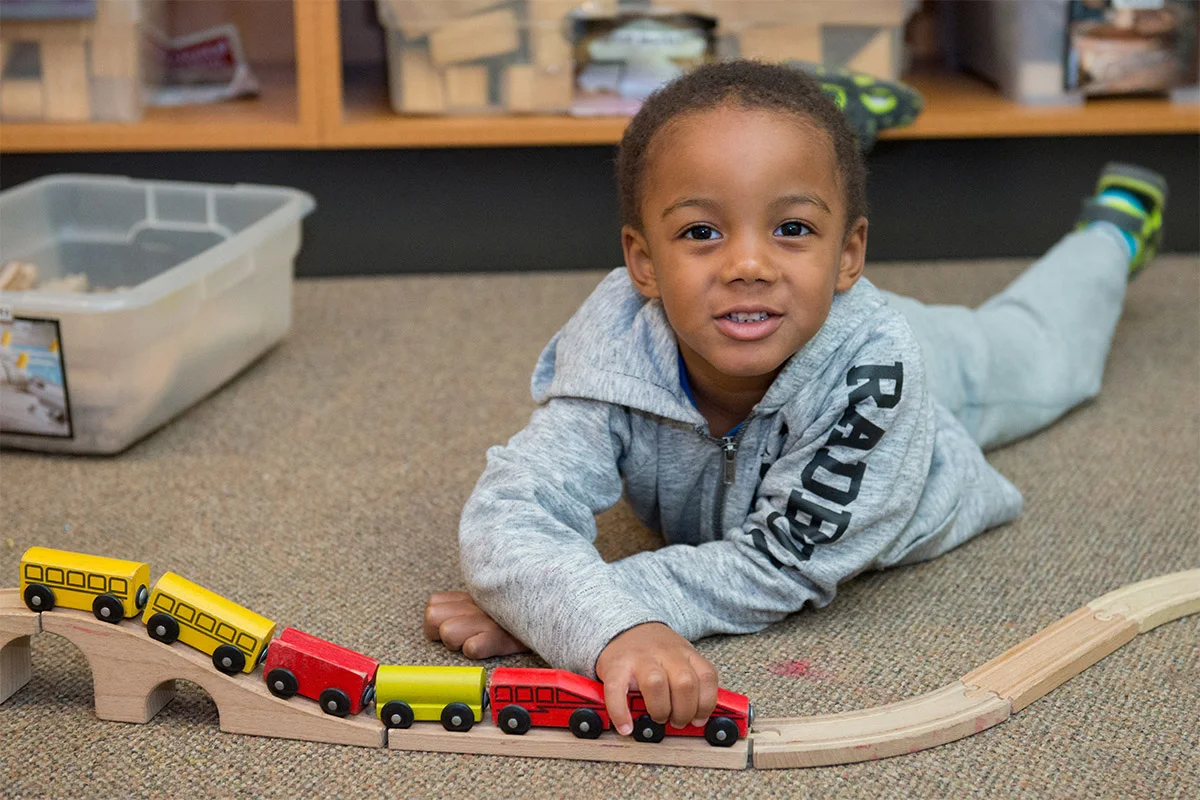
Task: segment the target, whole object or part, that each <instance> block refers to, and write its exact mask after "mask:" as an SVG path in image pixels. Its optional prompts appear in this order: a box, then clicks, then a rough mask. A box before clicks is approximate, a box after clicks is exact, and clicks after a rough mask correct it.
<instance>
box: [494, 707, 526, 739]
mask: <svg viewBox="0 0 1200 800" xmlns="http://www.w3.org/2000/svg"><path fill="white" fill-rule="evenodd" d="M496 722H497V723H498V724H499V725H500V730H502V731H504V732H505V733H511V734H513V735H514V736H520V735H521V734H523V733H526V732H527V731H528V730H529V728H530V726H532V725H533V720H531V719H530V718H529V712H528V711H526V710H525V709H523V708H521V707H520V706H518V705H511V706H505V707H504V708H502V709H500V713H499V714H498V715H497V716H496Z"/></svg>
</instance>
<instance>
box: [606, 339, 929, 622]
mask: <svg viewBox="0 0 1200 800" xmlns="http://www.w3.org/2000/svg"><path fill="white" fill-rule="evenodd" d="M890 338H891V337H882V339H883V340H882V341H880V340H878V339H877V340H874V342H871V341H869V342H867V343H866V344H865V345H863V346H862V347H860V348H859V350H858V352H857V353H856V354H855V356H854V358H853V359H852V360H849V363H848V364H847V366H846V367H845V372H843V373H842V374H841V375H840V376H839V378H838V380H837V382H836V383H837V385H836V387H835V388H834V389H833V390H832V391H831V392H830V393H829V395H828V396H827V399H826V401H825V406H826V409H827V410H826V411H825V412H824V413H822V414H821V415H819V416H818V419H817V421H816V422H815V423H813V424H812V425H811V426H809V428H808V429H807V430H805V431H804V432H803V433H802V434H800V435H796V436H795V437H794V438H793V439H792V441H790V442H788V443H787V444H786V445H785V447H786V449H785V451H784V452H783V453H781V454H780V456H779V457H778V458H777V459H776V460H775V462H774V463H773V464H771V466H770V467H769V469H768V470H767V472H766V474H765V475H764V476H763V478H762V480H761V482H760V483H759V485H758V488H757V490H756V493H755V496H754V501H753V505H752V507H751V511H750V513H749V515H748V517H747V518H746V520H745V522H744V523H743V524H741V525H740V526H739V527H736V528H733V529H729V530H727V531H726V532H725V533H724V536H723V537H722V538H721V539H720V540H717V541H713V542H708V543H705V544H700V545H671V546H668V547H664V548H662V549H659V550H656V551H652V552H645V553H638V554H636V555H634V556H631V557H629V558H626V559H623V560H621V561H619V562H617V563H616V564H614V567H615V571H616V575H617V580H618V581H619V584H620V585H621V586H623V587H625V588H626V589H627V590H628V591H630V592H631V593H634V594H636V595H638V596H640V597H641V598H642V602H643V603H645V604H646V605H647V606H649V607H651V608H654V609H656V610H658V611H659V612H660V613H662V614H663V616H664V617H665V620H664V621H665V622H666V623H667V624H668V625H670V626H671V627H672V628H674V629H675V630H676V631H677V632H678V633H679V634H681V635H682V636H685V637H687V638H688V639H692V640H695V639H698V638H701V637H704V636H708V635H711V634H717V633H750V632H753V631H757V630H760V629H762V628H763V627H765V626H767V625H768V624H770V623H772V622H775V621H778V620H780V619H782V618H784V617H785V616H787V615H789V614H791V613H793V612H795V611H798V610H800V609H801V608H802V607H803V606H804V605H805V604H807V603H811V604H813V605H814V606H824V605H826V604H827V603H829V602H830V601H831V600H832V599H833V597H834V594H835V593H836V590H837V586H838V584H839V583H841V582H842V581H845V580H847V579H849V578H851V577H852V576H854V575H856V574H858V573H859V572H862V571H863V570H865V569H867V568H869V567H872V566H874V565H877V564H879V563H881V560H886V559H881V556H885V554H887V553H889V552H891V551H892V550H894V549H895V548H896V547H897V546H899V544H898V542H900V540H902V539H903V538H904V537H905V536H906V535H907V530H906V529H907V528H908V526H909V522H910V520H911V519H912V518H913V515H914V513H915V511H916V509H917V506H918V503H919V502H920V500H921V497H922V493H923V491H924V490H925V484H926V478H927V476H928V475H929V467H930V460H931V457H932V452H933V444H934V435H935V424H934V415H933V405H932V401H931V399H930V398H929V396H928V393H927V390H926V386H925V378H924V369H923V366H922V363H921V360H920V358H919V354H918V352H917V351H916V343H915V342H911V347H906V346H904V345H906V344H909V342H896V341H894V340H893V341H891V342H889V341H887V340H888V339H890ZM754 466H757V465H754ZM746 476H747V473H746V471H739V477H741V478H743V479H744V478H745V477H746Z"/></svg>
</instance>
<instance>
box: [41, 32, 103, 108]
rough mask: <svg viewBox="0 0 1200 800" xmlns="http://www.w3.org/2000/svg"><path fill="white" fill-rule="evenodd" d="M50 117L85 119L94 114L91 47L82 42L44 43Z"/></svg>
mask: <svg viewBox="0 0 1200 800" xmlns="http://www.w3.org/2000/svg"><path fill="white" fill-rule="evenodd" d="M42 87H43V89H44V91H45V104H46V119H48V120H51V121H54V122H85V121H87V120H88V119H89V118H90V117H91V112H92V108H91V100H90V99H89V97H88V63H87V50H86V49H85V46H84V45H83V44H82V43H79V42H45V41H44V42H42Z"/></svg>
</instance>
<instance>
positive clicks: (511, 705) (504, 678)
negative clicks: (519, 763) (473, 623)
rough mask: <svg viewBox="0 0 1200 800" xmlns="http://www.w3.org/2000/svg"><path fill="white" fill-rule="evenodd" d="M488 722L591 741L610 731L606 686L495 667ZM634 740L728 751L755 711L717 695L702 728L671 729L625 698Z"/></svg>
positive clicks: (728, 695)
mask: <svg viewBox="0 0 1200 800" xmlns="http://www.w3.org/2000/svg"><path fill="white" fill-rule="evenodd" d="M488 694H489V697H490V699H491V706H492V721H493V722H495V723H496V726H497V727H499V728H500V730H502V731H504V732H505V733H510V734H518V735H519V734H523V733H525V732H526V731H528V730H529V728H530V727H531V726H534V725H537V726H539V727H551V728H570V730H571V733H573V734H575V735H576V736H578V737H579V738H581V739H595V738H596V737H598V736H599V735H600V734H601V733H602V732H603V731H604V730H605V729H606V728H608V727H609V723H610V720H609V717H608V711H606V710H605V707H604V684H602V683H599V682H597V681H593V680H590V679H588V678H584V677H582V676H580V675H576V674H574V673H573V672H566V671H564V670H557V669H519V668H513V667H497V668H496V669H494V670H492V676H491V681H490V682H489V685H488ZM629 710H630V711H631V712H632V714H633V738H634V739H637V740H638V741H639V742H660V741H662V739H663V737H664V736H666V735H671V736H703V737H704V738H705V739H707V740H708V743H709V744H711V745H714V746H716V747H729V746H731V745H733V743H734V742H736V741H737V740H738V739H739V738H740V737H743V736H745V735H747V734H748V733H749V731H750V726H751V725H752V724H753V722H754V709H753V707H752V706H751V705H750V699H749V698H748V697H746V696H745V695H740V694H737V693H736V692H730V691H728V690H726V689H718V690H717V707H716V709H715V710H714V711H713V713H712V716H711V717H709V719H708V722H707V723H705V725H704V726H703V727H697V726H695V725H685V726H684V727H682V728H675V727H672V726H670V725H663V724H661V723H658V722H655V721H654V720H653V719H651V718H650V715H649V714H647V713H646V703H645V701H644V700H643V699H642V696H641V694H639V693H637V692H631V693H630V694H629Z"/></svg>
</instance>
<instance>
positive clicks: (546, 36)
mask: <svg viewBox="0 0 1200 800" xmlns="http://www.w3.org/2000/svg"><path fill="white" fill-rule="evenodd" d="M529 47H530V50H532V51H533V63H535V64H537V65H538V66H539V67H542V68H543V69H545V68H549V67H561V68H564V69H566V68H570V66H571V64H572V63H573V61H574V58H575V55H574V52H573V48H572V46H571V42H570V40H569V39H568V38H567V36H566V34H565V32H564V31H563V29H562V27H561V26H559V25H555V24H551V23H540V24H536V25H534V26H532V27H531V28H530V29H529Z"/></svg>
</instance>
